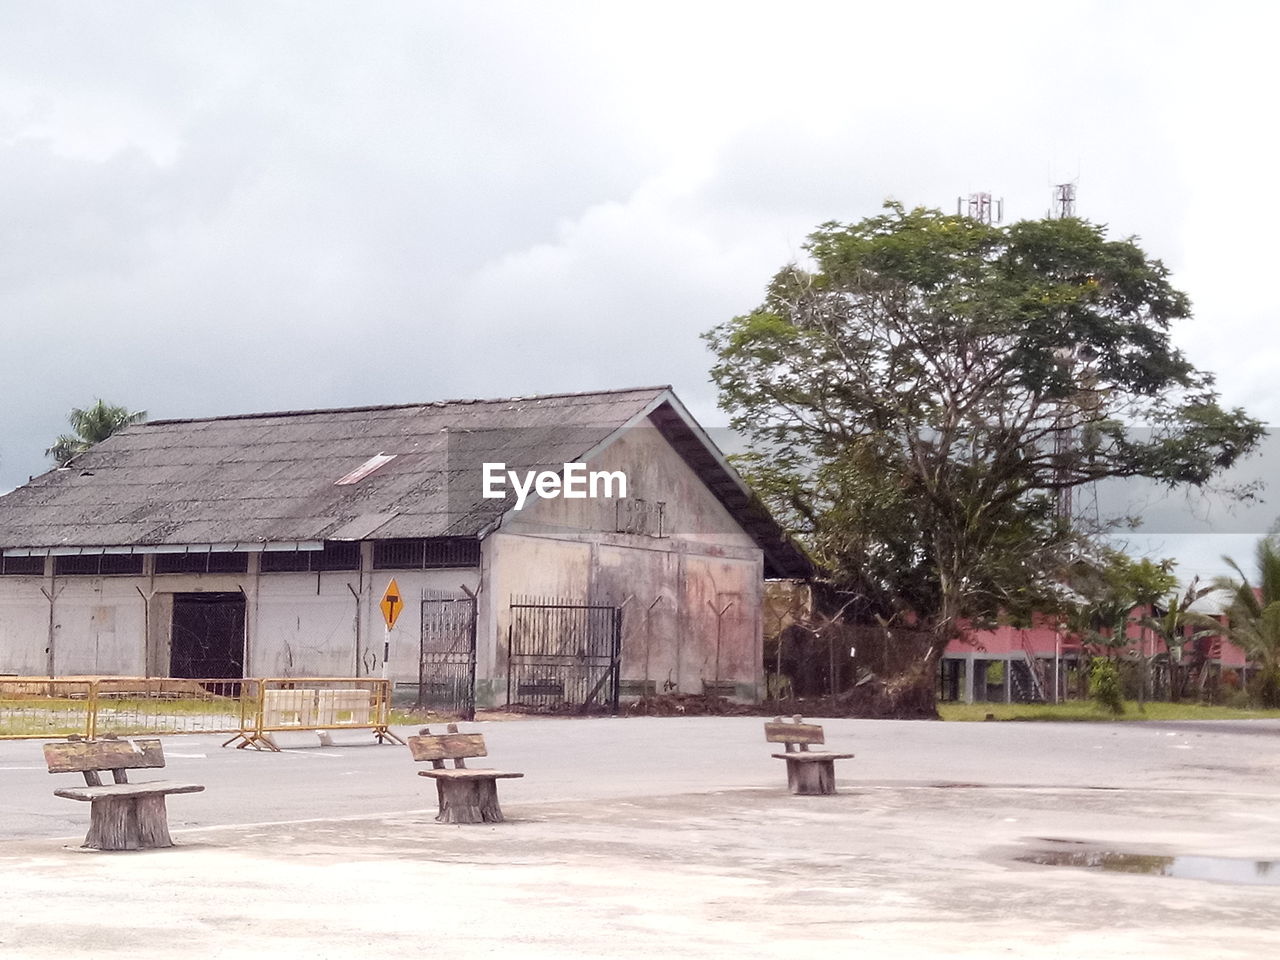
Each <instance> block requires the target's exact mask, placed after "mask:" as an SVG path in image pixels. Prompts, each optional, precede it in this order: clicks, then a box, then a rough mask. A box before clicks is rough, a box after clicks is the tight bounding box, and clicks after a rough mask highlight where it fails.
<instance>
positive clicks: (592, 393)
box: [133, 384, 672, 428]
mask: <svg viewBox="0 0 1280 960" xmlns="http://www.w3.org/2000/svg"><path fill="white" fill-rule="evenodd" d="M670 389H672V388H671V385H670V384H660V385H656V386H648V387H618V388H616V389H613V390H576V391H567V392H564V393H531V394H528V395H527V396H521V397H476V398H461V399H454V400H424V401H420V402H418V403H381V404H368V405H365V406H355V407H316V408H314V409H310V410H272V411H266V412H263V413H230V414H225V415H223V416H220V417H172V418H170V419H167V420H146V421H143V422H142V423H138V424H134V425H133V426H135V427H138V428H145V427H158V426H171V425H173V424H178V423H216V422H220V421H224V420H266V419H270V418H280V417H306V416H313V415H315V414H318V413H365V412H371V411H374V410H411V409H413V408H415V407H452V406H461V405H469V404H485V403H514V402H516V401H529V400H558V399H562V398H564V397H607V396H617V395H618V394H623V393H659V392H661V391H663V390H670Z"/></svg>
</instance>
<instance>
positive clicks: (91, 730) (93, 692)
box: [84, 680, 101, 740]
mask: <svg viewBox="0 0 1280 960" xmlns="http://www.w3.org/2000/svg"><path fill="white" fill-rule="evenodd" d="M100 682H101V681H99V680H90V681H89V710H88V716H87V717H86V724H85V726H86V729H85V732H84V738H85V739H86V740H92V739H93V738H94V737H95V736H96V735H97V733H98V684H99V683H100Z"/></svg>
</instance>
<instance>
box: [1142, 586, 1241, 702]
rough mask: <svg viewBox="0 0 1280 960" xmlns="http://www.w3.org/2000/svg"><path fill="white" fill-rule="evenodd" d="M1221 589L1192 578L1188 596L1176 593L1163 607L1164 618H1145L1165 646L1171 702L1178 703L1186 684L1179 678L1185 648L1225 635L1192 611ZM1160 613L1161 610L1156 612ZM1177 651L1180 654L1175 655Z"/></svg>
mask: <svg viewBox="0 0 1280 960" xmlns="http://www.w3.org/2000/svg"><path fill="white" fill-rule="evenodd" d="M1216 589H1217V588H1216V587H1214V586H1212V585H1210V586H1203V587H1202V586H1201V585H1200V578H1199V577H1192V578H1191V582H1190V583H1189V584H1187V590H1186V593H1184V594H1183V595H1182V596H1178V594H1177V593H1176V592H1175V593H1173V594H1171V595H1170V596H1169V598H1168V600H1167V601H1166V602H1165V603H1164V604H1163V606H1164V607H1165V612H1164V614H1163V615H1160V616H1148V617H1143V618H1142V620H1141V623H1142V625H1143V626H1144V627H1146V628H1147V629H1148V630H1150V631H1151V632H1152V633H1154V634H1155V635H1156V636H1157V637H1159V638H1160V640H1161V642H1163V643H1164V649H1165V656H1166V659H1167V660H1168V663H1169V699H1170V701H1172V702H1173V703H1177V702H1178V698H1179V696H1180V695H1181V692H1182V685H1181V683H1180V682H1179V678H1178V662H1179V661H1180V660H1181V659H1182V648H1183V647H1185V646H1186V645H1187V644H1189V643H1191V644H1195V643H1199V642H1200V641H1201V640H1204V639H1207V638H1208V637H1212V636H1216V635H1217V634H1220V633H1222V626H1221V624H1219V623H1218V622H1217V621H1216V620H1214V619H1213V618H1212V617H1209V616H1206V615H1205V614H1203V613H1197V612H1195V611H1194V610H1192V609H1191V606H1192V604H1194V603H1196V602H1197V601H1199V600H1202V599H1203V598H1205V597H1207V596H1208V595H1209V594H1211V593H1213V592H1214V590H1216ZM1156 612H1158V611H1156ZM1190 627H1199V628H1200V629H1198V630H1196V631H1195V632H1194V633H1191V632H1188V628H1190ZM1174 650H1177V651H1178V652H1177V654H1175V653H1174Z"/></svg>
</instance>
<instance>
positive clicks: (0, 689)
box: [0, 677, 96, 740]
mask: <svg viewBox="0 0 1280 960" xmlns="http://www.w3.org/2000/svg"><path fill="white" fill-rule="evenodd" d="M95 682H96V681H94V680H90V679H80V680H62V679H46V678H44V677H5V678H3V679H0V740H49V739H55V738H59V737H69V736H72V735H73V734H74V735H79V736H82V737H88V736H90V734H91V732H92V730H93V702H94V700H93V689H94V683H95Z"/></svg>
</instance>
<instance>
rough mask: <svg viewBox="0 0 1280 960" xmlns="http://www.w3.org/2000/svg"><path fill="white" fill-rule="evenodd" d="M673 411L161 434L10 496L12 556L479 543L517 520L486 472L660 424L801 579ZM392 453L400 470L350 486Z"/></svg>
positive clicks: (556, 398)
mask: <svg viewBox="0 0 1280 960" xmlns="http://www.w3.org/2000/svg"><path fill="white" fill-rule="evenodd" d="M664 397H665V398H667V400H666V402H662V403H660V401H663V398H664ZM672 403H674V404H676V406H678V401H675V399H674V397H673V396H672V395H671V394H670V389H669V388H668V387H644V388H635V389H628V390H613V391H603V392H597V393H574V394H557V395H549V396H536V397H513V398H508V399H501V400H455V401H443V402H435V403H422V404H406V405H400V406H376V407H352V408H345V409H336V410H302V411H285V412H278V413H263V414H250V415H236V416H227V417H214V418H209V419H196V420H153V421H151V422H149V423H142V424H136V425H134V426H131V427H128V428H126V429H125V430H123V431H121V432H120V433H118V434H116V435H115V436H112V437H110V438H109V439H107V440H105V441H103V442H102V443H100V444H97V445H96V446H94V447H93V448H91V449H90V450H89V451H87V452H86V453H84V454H82V455H81V456H79V457H77V458H76V459H75V460H74V461H73V462H72V463H71V465H70V467H69V468H65V469H58V470H51V471H49V472H48V473H45V474H43V475H41V476H39V477H36V478H35V479H34V480H32V481H31V482H30V483H28V484H26V485H25V486H23V487H19V488H18V489H17V490H14V491H13V492H12V493H9V494H7V495H6V496H3V497H0V548H3V549H11V548H59V547H90V548H92V547H106V546H160V545H175V544H228V543H270V542H284V541H318V540H337V539H351V540H361V539H374V538H376V539H395V538H419V537H441V536H463V537H466V536H477V535H480V534H481V533H483V532H484V531H485V530H486V529H487V528H489V527H490V526H491V525H492V524H493V523H494V522H496V521H497V520H498V519H500V517H501V516H502V514H503V513H504V512H505V511H506V510H507V509H508V507H509V506H510V500H506V501H504V500H495V499H483V498H481V497H480V496H479V489H478V484H477V482H476V480H477V476H478V474H479V466H480V464H481V463H483V462H485V461H502V462H505V463H506V464H507V465H508V467H509V468H510V469H516V470H522V471H523V470H542V469H557V470H558V469H559V468H560V467H561V466H562V465H563V464H564V463H567V462H574V461H577V460H580V459H581V458H582V457H583V455H584V454H586V453H587V452H588V451H590V450H592V449H593V448H595V447H597V446H599V445H600V444H602V443H604V442H605V441H606V440H607V439H608V438H609V437H610V436H612V435H613V434H614V433H615V432H617V431H618V430H619V429H620V428H621V427H623V426H625V425H626V424H627V423H629V422H630V421H632V420H633V419H635V418H636V417H638V416H640V415H642V414H644V413H645V412H646V410H650V411H652V412H653V414H655V417H654V419H655V422H656V423H658V424H659V426H663V427H664V428H665V429H666V430H667V432H668V434H669V436H670V438H671V439H673V441H675V442H677V444H678V448H679V449H681V452H682V455H683V456H685V458H686V460H688V461H689V462H690V465H691V466H693V467H694V468H695V469H697V470H698V471H699V472H700V473H701V474H702V475H703V477H704V480H706V481H707V482H708V485H709V486H710V487H711V488H712V489H713V490H715V491H716V493H717V495H718V496H720V497H721V499H722V500H724V501H725V502H726V506H728V507H729V508H730V509H731V510H733V511H734V512H735V514H737V515H739V516H740V518H741V519H743V520H744V526H746V527H747V528H748V529H749V530H751V531H752V533H753V535H754V536H755V537H756V539H757V540H758V541H761V544H762V546H764V547H765V550H766V555H772V556H774V557H775V558H776V559H777V561H781V562H774V563H771V564H770V565H771V567H773V568H774V569H773V570H772V571H771V573H772V574H773V575H786V576H794V575H797V573H796V569H797V568H796V559H797V558H799V557H800V555H799V554H798V552H795V548H794V547H791V546H790V545H789V544H786V542H785V538H784V537H783V536H782V534H781V531H780V530H778V528H777V526H776V524H774V523H773V521H772V519H771V518H769V517H768V515H767V514H762V513H761V512H760V511H759V510H758V509H756V508H753V507H751V506H750V498H749V496H747V495H745V494H744V493H743V490H742V488H741V486H740V481H738V480H737V477H736V475H735V474H733V472H732V471H731V470H729V469H728V468H727V467H725V466H724V464H723V461H722V460H720V459H719V457H718V454H717V453H716V452H715V451H714V449H711V450H706V449H698V448H699V447H701V446H703V443H702V442H699V441H700V440H701V441H705V438H704V437H702V438H699V437H698V436H695V433H694V432H697V431H696V425H690V428H685V427H682V426H680V424H679V421H682V420H684V419H685V418H686V417H687V414H682V415H676V416H674V417H673V416H672V414H673V412H674V411H673V408H672V406H671V404H672ZM659 406H661V407H662V408H663V410H662V412H661V413H659V411H658V410H657V408H658V407H659ZM690 430H692V431H694V432H690ZM378 454H385V455H394V459H393V460H390V461H388V462H386V463H385V464H383V465H382V466H380V467H379V468H378V469H377V470H375V471H374V472H373V473H372V474H371V475H369V476H367V477H365V478H364V479H362V480H360V481H359V482H358V483H353V484H349V485H341V486H340V485H337V484H336V481H337V480H339V479H341V478H342V477H344V476H345V475H347V474H350V473H352V472H353V471H356V470H358V469H359V468H360V467H361V466H362V465H364V464H366V463H368V462H369V460H370V458H371V457H373V456H376V455H378ZM726 498H728V499H726ZM762 538H763V539H762ZM766 542H767V543H768V545H766ZM784 545H785V546H784ZM801 562H803V561H802V558H801Z"/></svg>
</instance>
